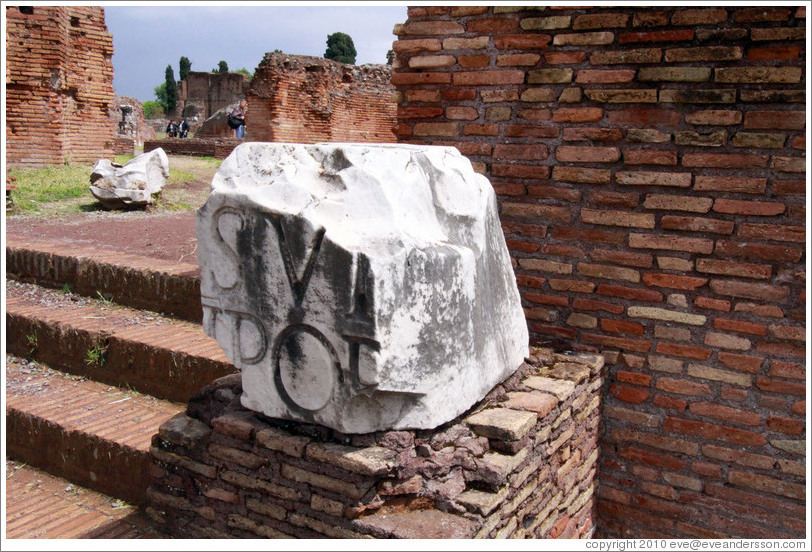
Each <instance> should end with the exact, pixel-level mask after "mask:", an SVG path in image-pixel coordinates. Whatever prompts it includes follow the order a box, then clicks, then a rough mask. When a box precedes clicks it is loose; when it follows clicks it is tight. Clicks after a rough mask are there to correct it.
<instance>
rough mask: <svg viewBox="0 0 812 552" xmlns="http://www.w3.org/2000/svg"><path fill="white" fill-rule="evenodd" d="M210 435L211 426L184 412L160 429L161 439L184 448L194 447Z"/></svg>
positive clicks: (166, 422)
mask: <svg viewBox="0 0 812 552" xmlns="http://www.w3.org/2000/svg"><path fill="white" fill-rule="evenodd" d="M210 433H211V428H210V427H209V426H207V425H206V424H204V423H203V422H201V421H199V420H195V419H194V418H190V417H189V416H187V415H186V414H185V413H183V412H181V413H179V414H175V415H174V416H172V417H171V418H169V419H168V420H167V421H165V422H164V423H162V424H161V427H159V428H158V435H159V436H160V438H161V439H163V440H164V441H168V442H170V443H172V444H175V445H180V446H182V447H189V446H192V445H194V444H195V443H197V442H198V441H201V440H203V439H205V438H206V437H208V435H209V434H210Z"/></svg>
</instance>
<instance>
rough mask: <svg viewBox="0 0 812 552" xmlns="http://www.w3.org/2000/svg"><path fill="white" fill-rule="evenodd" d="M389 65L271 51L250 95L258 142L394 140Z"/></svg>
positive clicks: (249, 117) (249, 126) (251, 125)
mask: <svg viewBox="0 0 812 552" xmlns="http://www.w3.org/2000/svg"><path fill="white" fill-rule="evenodd" d="M390 72H391V68H390V67H388V66H386V65H361V66H353V65H346V64H343V63H339V62H336V61H331V60H328V59H324V58H317V57H310V56H294V55H290V54H281V53H268V54H266V55H265V57H264V58H263V60H262V61H261V62H260V64H259V66H257V68H256V70H255V72H254V78H253V79H252V81H251V86H250V89H249V90H248V92H247V93H246V100H247V102H248V112H247V114H246V118H245V123H246V124H245V132H246V138H247V139H250V140H252V141H255V142H296V143H304V144H313V143H316V142H385V143H390V142H395V141H396V139H395V135H394V133H393V132H392V129H393V128H394V126H395V121H396V105H395V102H394V101H393V100H392V96H393V93H394V87H393V86H392V84H391V83H390Z"/></svg>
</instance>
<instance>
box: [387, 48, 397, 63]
mask: <svg viewBox="0 0 812 552" xmlns="http://www.w3.org/2000/svg"><path fill="white" fill-rule="evenodd" d="M394 62H395V51H394V50H388V51H387V52H386V64H387V65H392V64H393V63H394Z"/></svg>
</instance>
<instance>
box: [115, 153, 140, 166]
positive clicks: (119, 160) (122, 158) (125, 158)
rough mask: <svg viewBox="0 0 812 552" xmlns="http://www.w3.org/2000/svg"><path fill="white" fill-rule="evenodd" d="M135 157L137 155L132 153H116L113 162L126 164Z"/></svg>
mask: <svg viewBox="0 0 812 552" xmlns="http://www.w3.org/2000/svg"><path fill="white" fill-rule="evenodd" d="M133 159H135V155H130V154H124V155H116V156H115V157H113V163H116V164H118V165H122V166H124V165H126V164H127V163H129V162H130V161H132V160H133Z"/></svg>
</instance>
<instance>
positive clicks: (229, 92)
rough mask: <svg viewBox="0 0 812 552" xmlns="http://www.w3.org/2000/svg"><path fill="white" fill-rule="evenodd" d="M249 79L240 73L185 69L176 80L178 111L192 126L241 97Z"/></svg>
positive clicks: (246, 88) (242, 98) (195, 126)
mask: <svg viewBox="0 0 812 552" xmlns="http://www.w3.org/2000/svg"><path fill="white" fill-rule="evenodd" d="M248 84H249V79H248V77H247V76H246V75H243V74H241V73H205V72H202V71H189V74H188V75H187V76H186V80H184V81H180V87H179V90H178V109H177V111H178V113H175V114H174V117H177V116H178V114H179V113H183V116H184V117H186V118H187V119H189V123H190V124H191V125H192V128H193V129H195V128H197V127H198V126H199V125H201V124H202V123H203V121H205V120H206V119H208V118H209V117H211V116H212V115H213V114H214V113H215V112H216V111H217V110H218V109H222V108H224V107H226V106H227V105H230V104H233V103H237V102H239V101H240V100H244V99H245V92H246V91H247V90H248Z"/></svg>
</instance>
